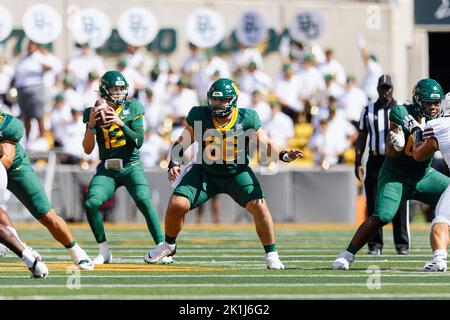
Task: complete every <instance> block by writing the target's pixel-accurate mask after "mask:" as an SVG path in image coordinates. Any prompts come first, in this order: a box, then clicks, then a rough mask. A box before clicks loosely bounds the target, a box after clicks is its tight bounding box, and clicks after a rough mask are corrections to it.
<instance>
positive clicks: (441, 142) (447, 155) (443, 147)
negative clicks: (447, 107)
mask: <svg viewBox="0 0 450 320" xmlns="http://www.w3.org/2000/svg"><path fill="white" fill-rule="evenodd" d="M423 137H424V138H425V139H426V138H430V137H435V138H436V140H437V142H438V146H439V151H440V152H441V154H442V156H443V157H444V160H445V162H446V163H447V167H449V169H450V166H449V164H450V117H443V118H437V119H433V120H431V121H429V122H428V123H427V124H426V125H425V128H424V130H423Z"/></svg>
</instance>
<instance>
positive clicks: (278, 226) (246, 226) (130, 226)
mask: <svg viewBox="0 0 450 320" xmlns="http://www.w3.org/2000/svg"><path fill="white" fill-rule="evenodd" d="M15 226H16V229H18V230H46V229H45V227H43V226H42V225H40V224H39V223H38V222H36V223H33V222H30V223H28V222H27V223H17V224H16V225H15ZM357 227H358V226H356V225H354V224H345V223H308V224H304V223H302V224H299V223H275V230H293V231H296V230H298V231H302V230H305V231H340V230H342V231H351V230H355V231H356V228H357ZM69 228H71V229H81V230H90V227H89V224H87V223H71V224H69ZM105 228H106V229H109V230H146V228H147V227H146V225H145V224H141V223H114V224H112V223H106V224H105ZM163 228H164V225H163ZM183 228H184V230H218V231H238V230H254V229H255V226H254V224H253V223H239V224H225V223H224V224H185V225H184V227H183ZM385 228H388V229H389V228H391V225H387V226H386V227H385ZM410 228H411V230H418V231H421V230H429V229H430V225H429V224H427V223H424V224H411V226H410Z"/></svg>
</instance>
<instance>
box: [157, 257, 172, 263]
mask: <svg viewBox="0 0 450 320" xmlns="http://www.w3.org/2000/svg"><path fill="white" fill-rule="evenodd" d="M157 263H158V264H171V263H173V258H172V257H164V258H161V259H160V260H159V261H158V262H157Z"/></svg>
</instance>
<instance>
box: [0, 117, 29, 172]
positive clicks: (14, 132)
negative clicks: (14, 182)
mask: <svg viewBox="0 0 450 320" xmlns="http://www.w3.org/2000/svg"><path fill="white" fill-rule="evenodd" d="M23 134H24V127H23V123H22V121H20V120H19V119H17V118H15V117H13V116H12V115H10V114H8V113H5V112H0V142H5V141H10V142H12V143H15V145H16V155H15V156H14V159H13V163H12V165H11V167H10V168H9V169H8V171H10V170H14V169H16V168H18V167H19V166H21V165H24V164H30V159H29V158H28V156H27V154H26V153H25V150H24V149H23V147H22V145H21V144H20V143H19V141H20V139H22V137H23Z"/></svg>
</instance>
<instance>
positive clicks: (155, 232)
mask: <svg viewBox="0 0 450 320" xmlns="http://www.w3.org/2000/svg"><path fill="white" fill-rule="evenodd" d="M149 199H150V195H149V197H148V198H147V199H142V200H138V201H137V202H136V205H137V207H138V208H139V211H141V212H142V214H143V216H144V218H145V222H146V223H147V228H148V231H150V234H151V235H152V238H153V241H154V242H155V243H156V244H158V243H160V242H162V241H163V240H164V236H163V231H162V229H161V223H160V222H159V218H158V215H157V214H156V212H155V210H154V209H153V206H152V203H151V201H150V200H149Z"/></svg>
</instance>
